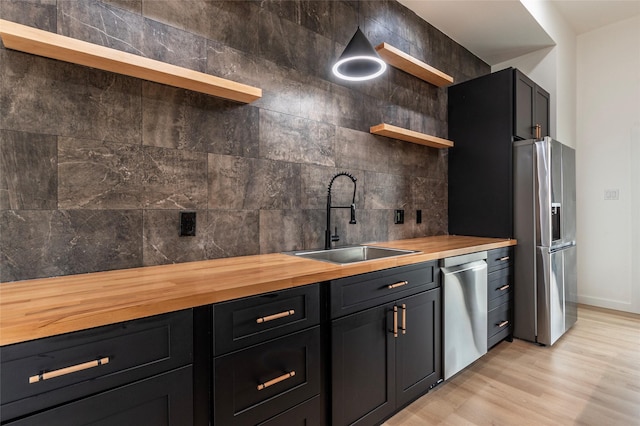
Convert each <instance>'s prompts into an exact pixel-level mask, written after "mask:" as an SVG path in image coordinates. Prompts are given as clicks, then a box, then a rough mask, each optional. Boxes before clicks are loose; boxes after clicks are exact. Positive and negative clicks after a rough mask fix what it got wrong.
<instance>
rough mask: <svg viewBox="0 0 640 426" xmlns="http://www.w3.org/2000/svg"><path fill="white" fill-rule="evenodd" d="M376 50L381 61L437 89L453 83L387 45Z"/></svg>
mask: <svg viewBox="0 0 640 426" xmlns="http://www.w3.org/2000/svg"><path fill="white" fill-rule="evenodd" d="M376 50H377V51H378V54H379V55H380V57H381V58H382V59H384V60H385V61H386V62H387V63H388V64H389V65H392V66H394V67H396V68H398V69H400V70H402V71H404V72H407V73H409V74H411V75H414V76H416V77H418V78H420V79H422V80H424V81H426V82H428V83H431V84H433V85H435V86H438V87H443V86H448V85H450V84H452V83H453V77H451V76H450V75H447V74H445V73H443V72H442V71H440V70H438V69H436V68H434V67H432V66H431V65H427V64H425V63H424V62H422V61H421V60H419V59H416V58H414V57H413V56H411V55H408V54H406V53H404V52H403V51H402V50H399V49H397V48H395V47H393V46H391V45H390V44H388V43H381V44H379V45H378V46H376Z"/></svg>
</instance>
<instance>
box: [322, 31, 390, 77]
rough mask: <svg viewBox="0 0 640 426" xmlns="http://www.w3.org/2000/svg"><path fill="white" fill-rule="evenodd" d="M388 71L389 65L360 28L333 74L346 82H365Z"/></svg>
mask: <svg viewBox="0 0 640 426" xmlns="http://www.w3.org/2000/svg"><path fill="white" fill-rule="evenodd" d="M386 69H387V64H386V63H385V62H384V61H383V60H382V59H381V58H380V55H378V52H376V50H375V49H374V48H373V46H372V45H371V43H369V40H367V37H365V35H364V34H363V33H362V31H360V27H358V29H357V30H356V33H355V34H354V35H353V37H352V38H351V41H350V42H349V44H347V47H345V48H344V52H342V55H341V56H340V58H339V59H338V62H336V64H335V65H334V66H333V73H334V74H335V75H336V76H337V77H339V78H342V79H344V80H351V81H363V80H370V79H372V78H376V77H378V76H380V75H382V74H383V73H384V72H385V70H386Z"/></svg>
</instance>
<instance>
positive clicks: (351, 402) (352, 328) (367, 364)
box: [330, 262, 442, 426]
mask: <svg viewBox="0 0 640 426" xmlns="http://www.w3.org/2000/svg"><path fill="white" fill-rule="evenodd" d="M416 266H418V268H416ZM416 283H419V285H416ZM349 286H354V288H358V287H362V286H366V287H368V289H369V291H368V292H357V293H354V298H353V299H352V300H351V302H350V304H352V305H356V306H357V305H358V304H362V306H363V308H361V310H360V311H359V312H356V313H351V314H346V315H344V316H339V314H338V312H340V309H338V308H339V307H340V306H332V312H333V315H334V318H333V319H332V321H331V351H330V352H331V401H332V403H331V407H332V423H331V424H333V425H336V426H338V425H350V424H354V425H374V424H379V423H380V422H381V421H382V420H384V419H385V418H387V417H389V416H391V415H392V414H394V413H395V412H396V411H398V409H399V408H401V407H402V406H404V405H405V404H407V403H409V402H411V401H413V400H414V399H416V398H417V397H418V396H420V395H422V394H424V393H425V392H427V391H428V390H429V389H430V388H431V387H433V386H434V385H435V384H436V383H438V382H439V381H440V380H441V379H442V362H441V322H440V321H441V318H440V316H441V314H440V303H441V301H440V288H439V272H438V270H437V268H436V267H435V262H429V263H425V264H419V265H412V266H411V267H399V268H392V269H387V270H384V271H378V272H377V273H370V274H363V275H358V276H356V277H349V278H344V279H340V280H334V281H332V282H331V283H330V291H331V293H332V296H331V299H332V300H333V301H334V302H335V301H336V300H342V301H344V300H345V299H344V298H343V297H336V294H338V295H344V294H349V290H348V288H345V287H349ZM425 290H426V291H425ZM394 292H396V296H395V297H396V298H397V299H395V300H392V301H390V302H388V303H383V304H379V305H378V306H374V307H368V305H370V304H373V301H374V300H376V299H377V300H378V302H380V301H385V300H386V299H387V298H388V297H389V295H392V294H393V293H394ZM407 292H408V293H409V295H407V294H406V293H407ZM400 294H401V295H404V296H405V297H402V296H400ZM357 295H360V298H361V300H359V299H358V296H357ZM372 295H375V297H372ZM391 297H392V298H393V296H391ZM342 307H344V306H342Z"/></svg>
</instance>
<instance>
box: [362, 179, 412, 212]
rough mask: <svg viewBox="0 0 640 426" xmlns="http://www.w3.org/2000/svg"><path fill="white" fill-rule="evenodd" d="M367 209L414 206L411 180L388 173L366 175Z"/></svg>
mask: <svg viewBox="0 0 640 426" xmlns="http://www.w3.org/2000/svg"><path fill="white" fill-rule="evenodd" d="M365 180H366V183H367V184H366V187H365V208H366V209H402V208H409V207H410V206H411V205H412V193H411V186H410V179H409V178H407V177H406V176H399V175H391V174H387V173H374V172H366V173H365Z"/></svg>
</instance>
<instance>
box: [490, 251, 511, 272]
mask: <svg viewBox="0 0 640 426" xmlns="http://www.w3.org/2000/svg"><path fill="white" fill-rule="evenodd" d="M512 265H513V247H502V248H499V249H495V250H489V251H488V252H487V270H488V271H489V273H491V272H493V271H497V270H499V269H502V268H506V267H507V266H512Z"/></svg>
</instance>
